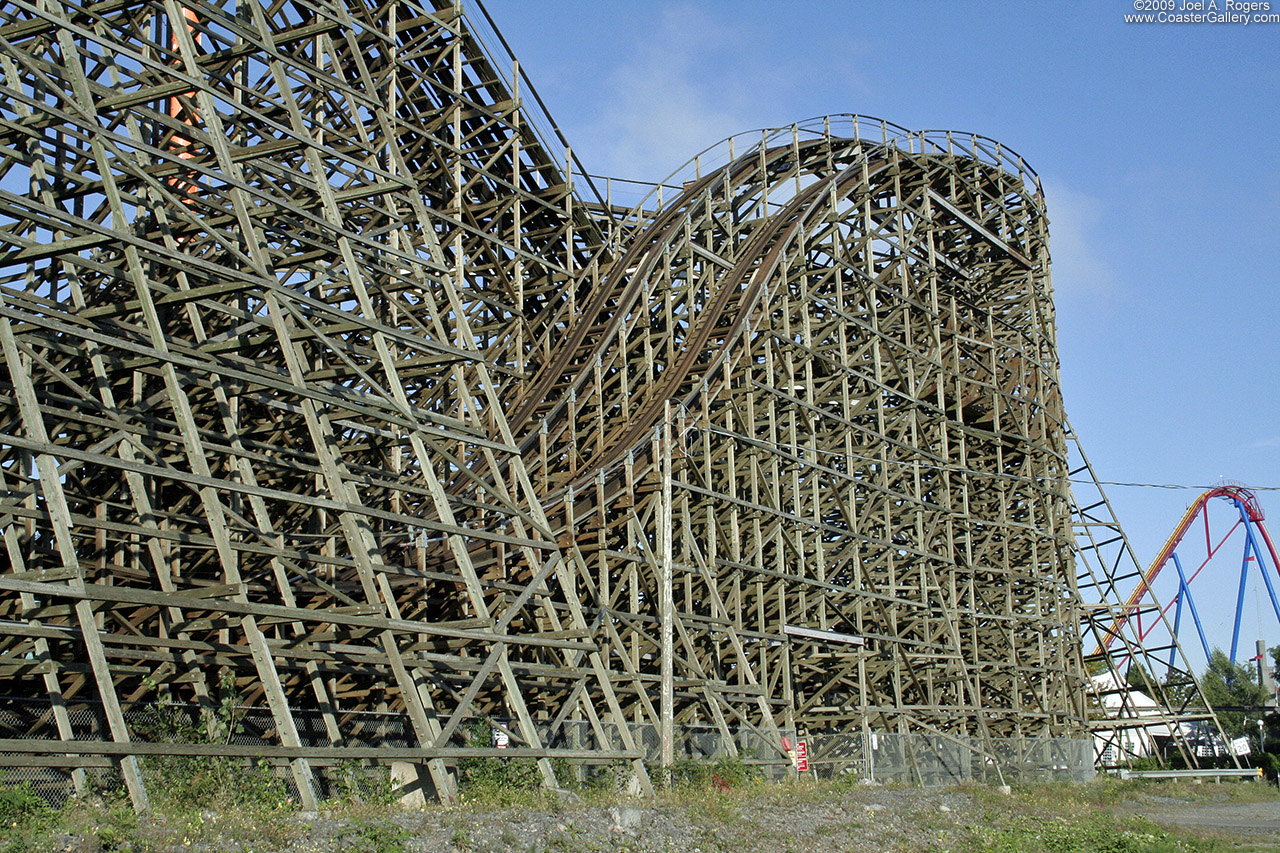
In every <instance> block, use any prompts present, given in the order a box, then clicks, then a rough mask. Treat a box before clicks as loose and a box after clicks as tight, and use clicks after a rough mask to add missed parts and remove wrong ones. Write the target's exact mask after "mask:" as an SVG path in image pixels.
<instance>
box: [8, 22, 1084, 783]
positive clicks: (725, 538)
mask: <svg viewBox="0 0 1280 853" xmlns="http://www.w3.org/2000/svg"><path fill="white" fill-rule="evenodd" d="M0 9H3V12H0V76H2V77H3V87H4V92H5V100H4V101H3V103H0V241H2V242H3V247H4V254H3V256H2V258H0V344H2V345H3V354H4V356H3V357H4V370H3V371H0V478H2V482H0V528H2V530H3V535H4V541H5V553H6V555H7V565H6V566H5V568H4V571H3V573H0V678H2V679H3V681H4V689H3V691H0V692H2V693H4V694H6V695H9V696H39V697H46V698H47V699H48V700H49V704H48V708H49V710H48V712H47V714H46V715H45V716H44V717H43V718H42V719H41V720H39V721H37V722H36V723H33V725H32V728H31V730H30V731H29V732H27V733H26V734H27V736H28V737H29V738H31V739H30V740H25V741H20V740H17V739H10V740H5V741H4V742H3V743H0V751H5V750H11V751H16V752H23V753H24V754H25V755H27V757H26V758H25V759H24V760H26V761H30V762H35V763H39V762H43V763H45V764H49V765H55V766H62V767H86V766H94V765H95V763H101V762H102V761H104V760H105V759H104V758H103V757H104V756H111V757H112V759H113V760H118V761H119V762H120V766H121V767H122V769H123V772H124V775H125V778H126V781H127V782H128V784H129V787H130V791H131V794H132V796H133V799H134V802H135V804H137V805H138V806H139V807H145V805H146V791H145V780H144V778H143V775H142V774H141V773H140V771H139V769H138V764H137V762H136V760H135V758H134V756H137V755H146V754H149V753H153V752H164V751H166V750H167V751H174V750H176V749H179V747H177V746H174V745H171V744H149V743H140V742H139V733H138V732H137V731H135V730H133V729H132V728H131V725H130V721H129V715H128V713H127V710H128V709H129V708H131V707H134V706H135V705H137V704H138V703H145V702H148V701H153V700H154V699H156V697H157V696H163V697H165V698H167V699H172V700H175V701H177V700H181V701H189V702H192V703H212V702H214V701H216V693H217V690H218V686H219V685H220V684H225V683H227V680H228V678H229V679H230V683H232V684H233V685H234V686H235V689H236V691H237V693H238V694H239V695H240V696H241V698H242V700H243V701H245V702H247V703H249V704H251V705H258V706H263V707H265V708H267V709H269V712H270V715H271V720H272V724H273V725H272V727H271V730H270V739H271V740H272V743H271V744H270V745H268V746H259V747H253V748H248V747H238V746H236V745H234V744H233V745H230V746H222V747H219V746H215V745H184V746H182V747H181V749H186V750H187V751H188V752H201V751H204V752H208V753H217V752H222V753H224V754H249V753H252V754H262V755H267V756H269V757H271V758H273V759H274V760H277V761H282V762H284V761H287V762H288V763H289V764H290V766H291V768H292V772H293V777H294V780H295V782H296V783H297V786H298V789H299V791H300V793H301V794H302V796H303V797H304V799H310V798H311V797H312V796H313V794H312V778H313V771H314V766H315V765H318V764H324V763H326V762H329V761H333V760H336V759H339V758H343V757H347V758H361V759H379V760H391V759H394V758H404V759H409V760H413V761H416V762H419V763H421V764H422V765H423V766H424V767H425V768H426V771H427V772H429V774H430V777H431V780H432V782H433V783H434V785H435V787H436V788H437V790H439V791H440V792H441V793H442V794H443V795H445V796H448V795H449V793H450V792H451V790H452V785H453V784H454V783H453V780H452V777H451V774H450V771H449V766H450V765H451V763H452V762H453V761H454V760H456V759H457V758H458V757H460V756H463V755H467V754H471V753H470V752H469V750H471V747H469V746H468V744H467V741H466V736H465V735H466V732H465V727H466V723H467V720H469V719H471V718H472V717H474V716H483V717H491V718H501V719H510V720H512V721H513V723H512V725H511V727H512V729H513V731H515V733H516V735H517V747H518V748H516V749H515V750H513V753H511V754H521V755H531V756H535V757H537V758H538V759H539V763H540V766H541V768H542V772H543V775H544V778H545V779H546V780H547V782H548V784H553V783H554V781H555V780H554V773H553V771H552V766H551V764H550V762H549V760H548V758H549V757H552V756H556V755H561V756H568V757H578V758H587V759H590V760H600V761H606V760H609V761H612V760H622V761H630V762H631V763H632V765H633V767H634V768H635V771H636V773H637V776H638V777H639V778H640V779H641V780H642V784H647V781H644V780H645V779H646V777H645V775H644V765H643V763H642V761H641V758H642V757H643V754H644V753H643V749H642V745H641V744H639V743H638V742H637V740H636V736H635V735H633V732H632V729H631V728H630V727H628V726H626V725H622V723H624V722H629V723H641V724H650V725H652V726H654V727H655V729H656V730H659V731H661V732H662V734H663V736H664V737H665V738H667V739H668V740H669V738H670V736H671V727H672V726H673V725H679V724H682V723H683V724H693V723H700V724H707V725H712V726H715V727H717V728H719V729H720V730H721V731H722V732H724V733H725V734H726V735H728V734H730V733H731V732H736V731H740V730H746V731H752V732H755V733H757V734H758V735H759V737H760V738H761V742H762V743H765V744H768V745H769V748H770V749H772V750H773V752H769V749H765V750H764V751H763V752H761V757H764V758H766V759H769V758H778V759H781V757H782V756H781V752H780V746H781V736H780V733H781V732H782V731H783V730H790V729H795V728H800V729H811V730H820V729H821V730H851V731H853V730H858V731H861V730H877V731H895V732H903V733H905V732H930V733H935V734H941V735H943V736H952V737H960V736H964V737H966V738H980V739H981V738H1006V737H1022V738H1045V737H1073V736H1079V735H1080V733H1081V732H1082V731H1083V726H1084V716H1085V711H1084V701H1083V685H1084V679H1083V676H1082V672H1083V669H1082V665H1081V658H1080V648H1079V645H1080V640H1079V628H1078V625H1079V623H1080V610H1079V606H1078V600H1077V595H1076V590H1075V585H1074V584H1075V580H1074V578H1075V572H1074V570H1073V565H1072V556H1071V548H1072V544H1071V537H1072V531H1071V525H1070V502H1069V495H1068V491H1067V485H1066V479H1065V473H1066V439H1065V437H1064V427H1063V424H1064V417H1063V413H1062V405H1061V398H1060V394H1059V389H1058V378H1057V377H1058V368H1057V355H1056V350H1055V332H1054V320H1053V307H1052V302H1051V294H1050V284H1049V274H1048V265H1049V262H1048V245H1047V225H1046V218H1045V210H1044V203H1043V199H1042V196H1041V194H1040V191H1039V187H1038V183H1037V181H1036V179H1035V175H1034V173H1033V172H1031V171H1030V170H1029V169H1028V168H1027V167H1026V166H1025V165H1024V164H1023V163H1022V161H1021V160H1020V159H1019V158H1018V157H1017V156H1016V155H1014V154H1012V153H1010V152H1008V151H1006V150H1004V149H1002V148H1001V146H999V145H998V144H997V143H994V142H992V141H990V140H986V139H984V138H980V137H973V136H968V135H964V136H961V135H953V134H948V133H917V132H909V131H906V130H904V129H902V128H898V127H895V126H892V125H888V124H886V123H884V122H879V121H874V120H867V119H862V118H856V117H841V118H832V119H825V120H821V121H817V122H812V123H808V124H805V125H797V126H794V127H791V128H787V129H785V130H782V131H776V132H768V133H764V134H757V135H756V136H754V137H739V138H737V139H735V140H732V141H730V142H728V143H727V145H726V146H724V147H722V148H720V149H717V151H716V152H713V153H709V154H707V155H705V156H703V157H700V158H698V159H697V160H696V161H694V163H693V164H691V169H692V172H691V174H690V175H689V180H688V182H687V183H684V184H683V185H682V186H676V187H674V188H668V189H667V190H666V194H665V197H664V196H662V195H655V196H652V197H650V198H649V199H647V200H646V201H645V202H644V203H642V204H641V205H640V206H639V207H637V208H636V209H634V210H627V211H623V210H620V209H616V208H615V207H614V206H613V205H611V204H609V203H608V202H607V201H606V200H603V199H601V198H600V197H598V196H596V195H594V194H593V193H584V192H580V191H576V190H575V185H574V182H573V181H572V180H571V176H572V175H573V174H574V168H573V165H572V164H573V160H572V157H571V156H570V155H567V154H564V155H563V156H562V155H561V152H560V151H559V150H553V149H552V147H551V146H550V145H549V144H548V143H547V142H546V139H547V137H546V135H542V134H539V133H538V132H537V131H536V129H535V124H536V123H537V122H542V121H544V119H545V116H543V115H542V114H541V113H540V112H539V111H537V110H535V109H530V108H529V107H528V105H527V104H525V102H524V101H523V100H522V98H521V91H520V88H521V83H520V82H518V81H520V80H522V75H521V73H520V71H519V69H518V66H514V65H510V64H508V63H509V58H505V59H502V60H499V59H497V58H495V57H497V56H498V54H495V53H493V52H490V51H488V50H486V49H485V46H484V45H482V44H481V42H480V41H479V39H478V38H477V37H476V35H475V34H474V32H473V26H472V21H471V19H470V18H468V17H467V16H466V15H464V14H463V10H462V9H461V8H458V7H455V6H453V5H452V4H450V3H448V2H446V1H445V0H436V2H435V3H434V5H433V4H432V3H425V4H424V3H423V2H421V1H420V0H392V1H391V2H387V3H385V4H381V5H368V4H366V3H364V2H361V0H332V2H324V0H276V2H270V3H260V2H246V3H241V4H238V5H233V4H230V3H228V4H225V5H223V4H220V3H217V2H197V0H182V2H178V0H100V1H99V2H93V3H87V4H83V5H80V4H76V3H72V2H64V1H63V0H5V1H4V2H3V3H2V4H0ZM477 26H479V27H480V29H483V28H484V27H483V25H480V24H478V25H477ZM578 185H579V186H580V187H585V186H587V184H586V183H585V182H584V181H583V180H582V179H579V181H578ZM788 629H802V630H801V632H800V633H797V632H796V631H795V630H788ZM841 637H843V639H840V638H841ZM850 638H856V641H853V640H851V639H850ZM84 702H93V703H100V707H101V709H102V715H103V719H104V720H105V730H103V731H98V732H92V733H86V732H82V731H79V730H77V729H76V727H75V725H74V724H73V722H72V720H71V717H70V716H69V712H68V709H69V708H71V707H73V706H75V705H76V704H77V703H84ZM375 709H377V710H383V711H386V712H388V713H392V714H399V715H402V716H404V717H405V718H406V719H407V720H408V725H409V727H410V728H411V730H412V736H413V740H414V743H412V744H411V745H410V746H409V747H407V748H403V749H399V750H381V751H379V750H376V749H374V748H372V747H371V746H370V745H369V743H368V742H367V739H364V738H362V737H361V736H360V732H359V726H358V725H357V717H358V715H359V714H360V713H362V712H365V711H369V710H375ZM301 710H307V711H308V712H314V714H316V715H318V717H319V719H321V720H322V722H323V731H322V733H321V732H312V731H310V729H307V727H303V726H300V724H299V722H298V721H299V713H300V711H301ZM571 720H572V721H585V724H586V727H587V730H588V732H587V734H586V735H583V736H581V737H579V738H578V740H576V741H575V743H577V744H579V745H578V746H576V747H575V746H566V745H565V740H564V738H563V737H562V736H561V734H560V732H561V730H562V729H563V728H564V727H565V726H566V725H568V722H567V721H571ZM39 732H45V733H52V734H47V735H46V736H44V737H43V738H42V737H41V736H40V735H39ZM727 740H728V743H729V744H730V747H729V748H730V749H732V748H733V747H732V739H727ZM237 750H240V752H237ZM32 753H44V754H43V755H40V756H38V758H39V762H37V758H36V757H33V756H32Z"/></svg>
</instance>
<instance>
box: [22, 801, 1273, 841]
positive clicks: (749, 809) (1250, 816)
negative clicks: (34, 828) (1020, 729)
mask: <svg viewBox="0 0 1280 853" xmlns="http://www.w3.org/2000/svg"><path fill="white" fill-rule="evenodd" d="M1088 790H1089V789H1088V788H1087V787H1070V786H1066V787H1063V788H1062V789H1061V790H1060V791H1058V790H1055V789H1053V788H1045V789H1034V790H1027V791H1018V790H1015V791H1014V792H1013V793H1012V795H1001V794H1000V793H999V792H997V791H995V790H993V789H991V788H984V787H980V786H970V787H961V788H930V789H918V788H897V787H874V786H865V787H864V786H854V787H851V788H843V789H841V788H837V789H832V788H829V787H828V788H825V789H814V788H812V787H810V786H806V785H803V784H800V785H797V784H790V785H785V786H778V787H764V788H755V789H752V790H749V791H745V792H743V791H731V792H695V793H691V794H689V795H688V796H687V798H685V799H684V800H683V801H681V800H679V799H675V798H672V797H666V798H663V799H662V800H659V801H657V802H655V801H652V800H650V801H625V802H633V803H634V804H631V805H626V804H624V805H589V804H584V803H582V802H581V801H580V800H578V799H577V798H576V797H575V796H573V795H569V796H568V801H567V802H564V801H562V802H561V804H560V806H559V807H558V808H553V809H542V810H539V809H530V808H518V809H499V808H490V809H479V808H476V807H474V806H465V805H464V806H457V807H452V808H444V807H437V806H431V807H428V808H427V809H425V810H419V811H396V810H388V809H386V808H369V809H367V810H365V811H361V809H360V808H359V807H356V808H352V807H346V808H344V809H342V810H339V811H336V812H333V813H323V812H322V813H319V814H314V813H312V814H307V813H292V814H290V813H278V814H275V815H274V816H269V817H267V818H262V817H261V816H259V817H256V818H250V817H248V816H236V815H230V814H222V815H218V814H213V813H205V814H203V815H197V816H195V817H194V818H193V819H184V820H186V822H185V823H181V822H179V823H174V822H171V823H168V824H162V823H155V822H151V821H149V820H147V819H143V820H141V821H139V822H137V823H136V824H135V825H133V826H131V827H130V829H129V831H128V834H127V839H126V838H116V839H114V841H115V843H108V841H111V840H112V839H110V838H107V837H104V835H103V830H102V828H101V826H99V825H94V824H88V825H85V826H84V829H83V830H82V831H80V832H74V831H67V830H66V829H64V830H63V833H61V834H55V835H53V836H51V837H47V838H46V839H44V841H45V844H47V846H44V845H41V846H39V847H36V848H34V849H41V850H56V851H81V852H82V853H87V851H97V850H101V849H118V850H134V851H143V850H146V851H166V852H167V851H176V850H182V851H188V850H191V851H201V853H247V851H260V850H286V851H292V853H303V851H307V853H319V851H331V850H334V851H362V853H400V851H404V853H410V851H415V852H416V853H428V852H429V853H455V851H462V853H560V851H566V853H567V851H579V850H581V851H609V853H668V851H681V853H752V851H767V853H785V851H796V853H799V851H805V853H809V851H823V853H826V851H899V852H900V853H916V851H956V853H959V851H970V850H974V849H991V850H996V849H998V850H1018V849H1023V848H1024V847H1026V846H1027V845H1030V846H1031V847H1034V848H1035V849H1044V847H1045V844H1044V841H1043V839H1048V838H1051V837H1052V838H1057V839H1062V838H1064V837H1065V836H1064V833H1067V834H1070V833H1074V834H1075V837H1076V838H1077V842H1076V843H1074V844H1073V845H1072V846H1070V847H1069V848H1067V847H1064V848H1063V849H1071V850H1081V851H1083V850H1092V849H1095V848H1096V846H1097V845H1096V844H1093V843H1091V842H1089V841H1087V840H1086V841H1083V842H1081V841H1080V839H1083V838H1084V836H1081V835H1080V831H1081V830H1080V827H1081V826H1083V825H1084V824H1085V823H1087V822H1088V821H1090V820H1091V818H1093V817H1099V816H1102V817H1105V818H1106V819H1107V820H1112V821H1113V823H1112V824H1111V825H1112V826H1121V825H1123V826H1134V824H1133V823H1132V821H1133V819H1134V818H1135V816H1140V817H1142V818H1146V819H1147V820H1150V821H1153V822H1155V823H1157V824H1161V825H1164V826H1165V827H1166V831H1167V832H1169V833H1173V834H1176V835H1178V836H1180V837H1188V838H1190V837H1194V838H1198V839H1200V840H1199V841H1192V842H1191V844H1192V846H1190V847H1187V848H1183V847H1182V846H1181V845H1179V846H1178V848H1177V849H1189V850H1190V849H1194V850H1210V849H1212V850H1243V849H1248V850H1280V799H1277V798H1276V797H1275V796H1274V795H1272V794H1271V793H1270V791H1272V790H1273V789H1271V788H1266V789H1263V788H1258V789H1256V790H1255V789H1252V788H1251V789H1249V790H1247V791H1246V790H1244V789H1241V790H1234V789H1232V788H1231V787H1230V786H1223V787H1222V789H1221V790H1210V789H1208V786H1206V787H1205V788H1204V789H1195V790H1192V789H1189V788H1181V789H1179V788H1171V787H1164V788H1156V789H1152V788H1142V787H1134V788H1129V789H1123V790H1121V792H1120V793H1121V796H1119V797H1115V798H1102V799H1089V797H1092V795H1088ZM1095 790H1096V789H1095ZM1104 791H1105V789H1104ZM1157 793H1173V794H1177V795H1178V796H1156V794H1157ZM1183 794H1185V796H1183ZM1082 797H1084V798H1083V799H1082ZM1251 800H1253V801H1251ZM1256 800H1263V801H1262V802H1257V801H1256ZM1092 802H1097V803H1101V802H1107V803H1108V805H1093V804H1090V803H1092ZM1148 826H1150V824H1148ZM1120 831H1121V830H1118V829H1117V830H1112V831H1111V832H1112V834H1110V835H1105V836H1099V837H1098V841H1099V843H1101V842H1105V841H1107V839H1113V838H1115V837H1116V836H1115V834H1114V833H1115V832H1120ZM1134 831H1136V832H1138V833H1139V834H1138V836H1137V838H1138V841H1137V842H1135V843H1137V846H1133V845H1132V844H1130V845H1128V846H1124V847H1123V848H1121V847H1114V848H1113V847H1109V846H1108V847H1107V848H1106V849H1117V850H1118V849H1123V850H1126V851H1129V850H1138V849H1143V847H1142V844H1143V843H1146V842H1144V841H1143V839H1146V840H1148V841H1149V842H1151V843H1154V842H1155V841H1156V840H1157V839H1156V837H1155V836H1152V835H1149V834H1146V833H1147V830H1141V829H1139V830H1134ZM1125 833H1126V835H1128V836H1133V832H1132V831H1128V830H1125ZM2 834H3V830H0V835H2ZM95 836H96V838H95ZM1130 840H1132V838H1131V839H1130ZM120 842H123V843H120ZM6 849H7V848H6ZM23 849H33V848H30V847H26V848H23ZM1052 849H1058V848H1057V847H1053V848H1052ZM1161 849H1173V848H1161Z"/></svg>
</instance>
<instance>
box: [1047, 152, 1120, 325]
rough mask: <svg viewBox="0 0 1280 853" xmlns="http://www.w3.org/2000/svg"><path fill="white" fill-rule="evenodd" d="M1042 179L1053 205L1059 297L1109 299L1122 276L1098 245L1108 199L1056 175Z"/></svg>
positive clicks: (1052, 246)
mask: <svg viewBox="0 0 1280 853" xmlns="http://www.w3.org/2000/svg"><path fill="white" fill-rule="evenodd" d="M1041 180H1042V182H1043V184H1044V192H1045V198H1046V202H1047V204H1048V207H1049V253H1050V255H1051V256H1052V259H1053V289H1054V294H1055V297H1056V300H1057V301H1058V302H1059V303H1062V302H1068V301H1070V302H1075V301H1089V302H1098V301H1106V300H1109V299H1110V298H1111V297H1112V296H1114V295H1115V294H1116V291H1117V289H1118V285H1117V282H1118V278H1117V276H1116V273H1115V271H1114V270H1113V269H1112V268H1111V265H1110V264H1109V263H1108V262H1107V259H1106V257H1105V255H1104V254H1103V253H1102V252H1101V251H1100V250H1099V248H1098V245H1099V237H1100V236H1101V235H1102V234H1103V228H1104V222H1103V220H1104V213H1105V210H1106V208H1105V205H1104V203H1103V202H1102V201H1101V200H1100V199H1097V198H1094V197H1093V196H1090V195H1088V194H1086V193H1082V192H1079V191H1077V190H1074V189H1072V188H1070V187H1068V186H1066V185H1065V184H1063V183H1061V182H1059V181H1057V180H1055V179H1051V178H1045V177H1042V178H1041Z"/></svg>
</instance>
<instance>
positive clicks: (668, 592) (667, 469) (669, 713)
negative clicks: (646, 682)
mask: <svg viewBox="0 0 1280 853" xmlns="http://www.w3.org/2000/svg"><path fill="white" fill-rule="evenodd" d="M671 442H672V435H671V401H670V400H668V401H667V402H666V403H665V404H664V407H663V417H662V426H661V427H659V431H658V452H659V453H660V454H661V460H662V475H661V476H662V502H661V504H660V506H659V513H658V566H659V570H660V574H661V577H660V578H659V588H660V590H659V599H658V618H659V620H660V621H661V623H662V624H661V632H662V634H661V642H662V660H661V666H662V668H661V675H662V695H661V698H660V700H659V708H658V714H659V717H660V720H661V724H660V729H661V731H660V736H661V740H662V777H663V784H666V785H669V784H670V782H671V765H672V764H673V763H674V757H675V756H674V752H675V750H674V743H673V741H674V740H675V700H676V697H675V647H674V642H673V639H672V632H673V619H672V611H673V610H674V609H675V603H674V601H673V596H672V583H673V580H672V577H673V565H672V542H673V540H674V539H675V535H674V531H673V530H672V529H671V521H672V512H671Z"/></svg>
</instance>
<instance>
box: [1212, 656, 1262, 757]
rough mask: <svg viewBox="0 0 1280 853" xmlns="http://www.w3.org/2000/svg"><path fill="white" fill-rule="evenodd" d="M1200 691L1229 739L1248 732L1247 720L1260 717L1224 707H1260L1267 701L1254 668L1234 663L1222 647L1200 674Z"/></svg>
mask: <svg viewBox="0 0 1280 853" xmlns="http://www.w3.org/2000/svg"><path fill="white" fill-rule="evenodd" d="M1200 690H1201V692H1203V694H1204V698H1205V700H1206V701H1207V702H1208V703H1209V705H1210V706H1211V707H1213V708H1214V710H1215V711H1216V712H1217V714H1218V722H1219V723H1221V724H1222V729H1223V734H1225V735H1226V736H1227V737H1228V738H1237V737H1241V736H1243V735H1245V734H1255V732H1250V731H1247V727H1246V726H1245V719H1246V718H1250V717H1252V718H1253V719H1257V716H1258V715H1257V713H1256V712H1254V713H1252V714H1250V713H1249V712H1245V711H1223V710H1219V709H1221V708H1228V707H1232V706H1235V707H1245V708H1259V707H1261V706H1262V705H1264V704H1265V703H1266V700H1267V696H1266V693H1265V691H1264V690H1263V689H1262V688H1261V687H1259V686H1258V683H1257V681H1255V680H1254V673H1253V668H1252V667H1250V666H1248V665H1245V664H1238V663H1232V662H1231V659H1230V658H1229V657H1227V655H1226V653H1225V652H1223V651H1222V649H1214V650H1213V654H1212V655H1210V656H1209V666H1208V668H1206V669H1205V671H1204V675H1202V676H1201V677H1200Z"/></svg>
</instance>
